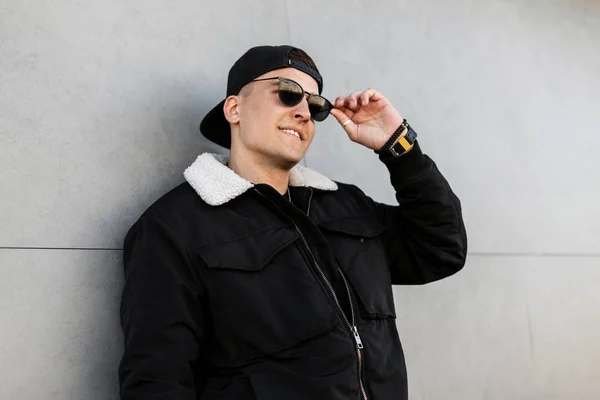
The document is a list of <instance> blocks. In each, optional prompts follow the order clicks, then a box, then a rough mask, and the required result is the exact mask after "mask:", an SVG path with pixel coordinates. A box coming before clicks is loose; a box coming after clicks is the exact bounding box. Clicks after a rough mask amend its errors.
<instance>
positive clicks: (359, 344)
mask: <svg viewBox="0 0 600 400" xmlns="http://www.w3.org/2000/svg"><path fill="white" fill-rule="evenodd" d="M254 190H256V192H257V193H259V194H260V195H261V196H263V197H264V198H266V199H267V200H269V201H271V200H270V199H269V198H267V197H266V196H265V195H263V194H262V193H260V191H259V190H257V189H254ZM312 194H313V191H312V188H310V197H309V199H308V208H307V210H306V215H307V216H308V213H309V212H310V202H311V200H312ZM271 202H272V201H271ZM288 218H289V217H288ZM290 220H291V221H292V223H293V224H294V228H295V229H296V232H298V235H300V238H301V239H302V242H303V243H304V247H305V248H306V250H307V251H308V254H310V257H311V258H312V260H313V263H314V264H315V267H316V268H317V271H318V272H319V275H320V276H321V279H322V280H323V282H325V285H327V288H328V289H329V293H331V295H332V296H333V300H334V301H335V304H336V305H337V308H338V311H339V312H340V314H341V315H342V318H343V319H344V322H346V325H347V326H348V328H349V329H350V333H351V334H352V336H353V337H354V341H355V342H356V354H357V357H358V383H359V385H360V391H361V394H362V399H363V400H368V399H369V398H368V396H367V391H366V390H365V385H364V383H363V348H364V346H363V343H362V340H361V338H360V334H359V333H358V329H357V328H356V321H355V316H354V305H353V302H352V295H351V292H350V287H349V286H348V281H347V280H346V277H345V276H344V273H343V272H342V270H341V269H340V267H339V266H338V265H336V268H337V270H338V272H339V273H340V275H341V276H342V279H343V281H344V286H346V293H347V294H348V302H349V303H350V314H351V317H352V323H350V321H348V318H347V317H346V314H345V313H344V310H343V309H342V306H341V305H340V302H339V300H338V298H337V295H336V294H335V290H333V286H331V283H330V282H329V280H328V279H327V277H326V276H325V274H324V273H323V270H322V269H321V267H320V266H319V263H318V262H317V259H316V258H315V255H314V254H313V253H312V251H311V250H310V246H309V245H308V242H307V241H306V238H305V237H304V234H303V233H302V231H301V230H300V228H298V225H296V223H295V222H294V220H292V219H291V218H290ZM317 229H318V228H317ZM330 250H331V248H330Z"/></svg>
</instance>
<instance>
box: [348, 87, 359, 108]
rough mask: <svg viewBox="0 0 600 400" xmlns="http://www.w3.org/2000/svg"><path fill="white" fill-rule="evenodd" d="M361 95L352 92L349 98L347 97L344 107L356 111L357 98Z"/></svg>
mask: <svg viewBox="0 0 600 400" xmlns="http://www.w3.org/2000/svg"><path fill="white" fill-rule="evenodd" d="M361 93H362V92H360V91H358V92H353V93H352V94H351V95H350V96H348V99H347V100H346V104H345V106H346V107H348V108H349V109H351V110H356V108H357V107H358V106H359V104H358V97H359V96H360V95H361Z"/></svg>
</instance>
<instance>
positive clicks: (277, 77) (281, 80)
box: [250, 76, 334, 121]
mask: <svg viewBox="0 0 600 400" xmlns="http://www.w3.org/2000/svg"><path fill="white" fill-rule="evenodd" d="M275 79H277V80H278V81H279V87H278V90H277V97H279V101H280V102H281V104H283V105H284V106H286V107H294V106H296V105H298V104H300V102H301V101H302V99H304V96H305V95H308V97H307V98H306V101H307V102H308V105H309V110H310V102H309V99H310V98H311V97H318V98H321V99H323V100H325V105H327V108H328V109H327V114H326V115H325V117H323V119H315V118H314V116H313V114H312V112H311V113H310V117H311V118H312V119H314V120H315V121H324V120H325V119H326V118H327V117H328V116H329V111H331V110H332V109H333V108H334V107H333V104H331V102H330V101H329V100H327V99H326V98H325V97H323V96H321V95H320V94H314V93H310V92H307V91H305V90H304V88H303V87H302V85H300V84H299V83H298V82H296V81H294V80H292V79H290V78H284V77H281V76H276V77H273V78H261V79H253V80H251V81H250V82H262V81H271V80H275ZM283 81H288V82H291V83H293V84H295V85H298V87H299V88H300V90H302V96H300V100H298V102H297V103H296V104H292V105H288V104H285V103H284V102H283V100H282V99H281V96H280V95H279V93H280V92H281V84H282V82H283Z"/></svg>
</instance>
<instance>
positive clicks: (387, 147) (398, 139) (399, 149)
mask: <svg viewBox="0 0 600 400" xmlns="http://www.w3.org/2000/svg"><path fill="white" fill-rule="evenodd" d="M404 132H406V134H405V135H404V136H402V134H404ZM416 140H417V132H415V131H414V130H413V129H412V127H411V126H410V125H409V124H408V122H406V120H404V121H402V124H400V126H399V127H398V129H396V131H395V132H394V133H393V134H392V136H390V138H389V139H388V141H387V142H385V144H384V145H383V146H381V148H380V149H379V150H375V153H376V154H391V155H393V156H394V157H397V156H401V155H402V154H404V153H406V152H407V151H408V150H410V149H411V148H412V146H413V144H414V143H415V141H416Z"/></svg>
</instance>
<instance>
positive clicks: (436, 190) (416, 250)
mask: <svg viewBox="0 0 600 400" xmlns="http://www.w3.org/2000/svg"><path fill="white" fill-rule="evenodd" d="M380 160H381V161H382V162H383V163H384V164H385V165H386V167H387V168H388V170H389V172H390V180H391V182H392V185H393V186H394V189H395V191H396V200H397V201H398V203H399V205H397V206H390V205H386V204H382V203H375V207H376V209H377V217H378V219H379V221H380V222H381V223H383V224H384V225H385V227H386V229H385V233H384V245H385V248H386V253H387V256H388V259H389V262H390V266H391V271H390V272H391V276H392V284H394V285H414V284H424V283H428V282H433V281H436V280H439V279H442V278H445V277H447V276H450V275H452V274H454V273H456V272H458V271H459V270H460V269H462V267H463V266H464V264H465V260H466V255H467V235H466V231H465V226H464V222H463V218H462V211H461V205H460V201H459V199H458V197H456V195H455V194H454V193H453V192H452V189H451V188H450V185H449V184H448V182H447V181H446V179H445V178H444V176H443V175H442V174H441V173H440V171H439V170H438V169H437V166H436V165H435V163H434V162H433V160H431V159H430V158H429V157H428V156H427V155H425V154H423V152H422V151H421V148H420V146H419V143H418V142H415V145H414V147H413V148H412V149H411V150H410V151H409V152H407V153H405V154H404V155H402V156H399V157H393V156H391V157H390V156H388V157H386V156H383V155H380Z"/></svg>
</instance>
